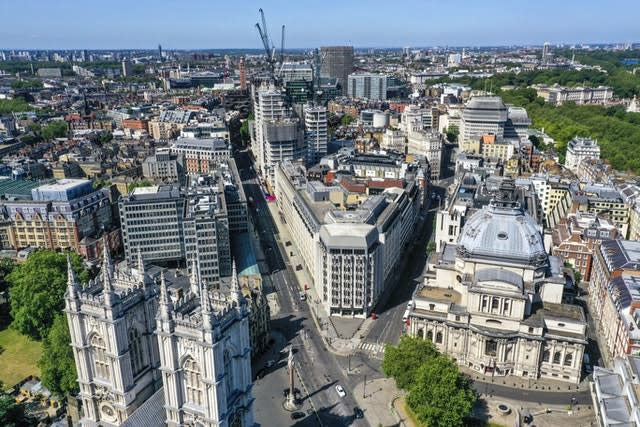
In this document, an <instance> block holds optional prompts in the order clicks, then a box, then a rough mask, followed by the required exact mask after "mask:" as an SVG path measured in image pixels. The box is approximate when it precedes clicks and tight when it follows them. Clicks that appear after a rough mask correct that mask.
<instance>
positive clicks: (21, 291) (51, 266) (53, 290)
mask: <svg viewBox="0 0 640 427" xmlns="http://www.w3.org/2000/svg"><path fill="white" fill-rule="evenodd" d="M70 256H71V262H72V265H73V269H74V271H75V272H76V275H77V277H78V280H79V281H81V282H86V281H87V280H88V278H89V272H88V271H87V270H86V269H85V268H84V264H83V261H82V258H80V256H78V255H77V254H75V253H71V254H70ZM6 280H7V282H8V283H9V296H10V301H11V317H13V323H12V325H13V326H14V327H15V328H16V329H17V330H18V331H19V332H20V333H22V334H24V335H28V336H30V337H31V338H33V339H36V340H41V339H43V338H44V337H46V336H47V334H48V333H49V329H50V328H51V325H53V320H54V318H55V316H56V314H58V313H59V312H60V311H61V310H62V308H63V307H64V292H65V289H66V286H67V254H66V253H58V252H55V251H52V250H39V251H36V252H34V253H32V254H31V255H29V258H27V261H26V262H25V263H24V264H20V265H18V266H16V267H15V268H14V269H13V271H12V272H11V274H9V275H8V276H7V278H6Z"/></svg>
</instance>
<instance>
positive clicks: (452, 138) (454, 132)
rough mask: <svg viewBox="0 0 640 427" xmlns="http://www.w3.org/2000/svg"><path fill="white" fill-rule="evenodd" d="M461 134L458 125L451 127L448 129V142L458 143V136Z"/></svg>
mask: <svg viewBox="0 0 640 427" xmlns="http://www.w3.org/2000/svg"><path fill="white" fill-rule="evenodd" d="M459 133H460V129H458V126H456V125H451V126H449V127H448V128H447V131H446V134H447V141H449V142H458V134H459Z"/></svg>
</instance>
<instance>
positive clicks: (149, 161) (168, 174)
mask: <svg viewBox="0 0 640 427" xmlns="http://www.w3.org/2000/svg"><path fill="white" fill-rule="evenodd" d="M142 175H143V176H144V177H145V178H151V179H159V180H162V181H166V182H178V180H179V179H181V178H182V177H183V176H184V166H183V158H182V155H178V154H172V153H171V150H170V149H168V148H159V149H158V150H156V153H155V154H154V155H152V156H149V157H147V158H145V159H144V161H143V162H142Z"/></svg>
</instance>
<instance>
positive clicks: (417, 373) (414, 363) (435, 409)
mask: <svg viewBox="0 0 640 427" xmlns="http://www.w3.org/2000/svg"><path fill="white" fill-rule="evenodd" d="M382 370H383V371H384V373H385V375H387V376H388V377H392V378H393V379H394V380H395V381H396V385H397V386H398V388H401V389H403V390H405V391H406V392H407V397H406V401H407V405H408V406H409V408H410V409H411V410H412V411H413V413H414V414H415V415H416V417H417V418H418V420H419V421H420V422H422V423H424V424H425V425H428V426H429V427H457V426H462V425H464V424H465V422H466V421H467V420H468V419H469V417H471V415H472V408H473V405H474V403H475V400H476V394H475V392H474V391H473V390H472V389H471V386H470V384H469V382H468V381H467V380H466V379H465V378H464V377H463V376H462V375H461V374H460V372H459V371H458V367H457V366H456V364H455V363H454V362H453V360H452V359H451V358H449V357H448V356H446V355H444V354H441V353H440V352H438V350H437V349H436V348H435V346H434V345H433V343H431V341H428V340H423V339H420V338H412V337H409V336H406V335H404V336H402V337H401V338H400V342H399V343H398V345H396V346H394V345H390V344H388V345H387V346H386V347H385V352H384V360H383V362H382Z"/></svg>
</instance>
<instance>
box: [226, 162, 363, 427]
mask: <svg viewBox="0 0 640 427" xmlns="http://www.w3.org/2000/svg"><path fill="white" fill-rule="evenodd" d="M237 162H238V169H239V170H241V178H242V180H243V187H244V190H245V193H246V196H247V198H248V197H252V198H253V200H254V205H255V206H254V207H253V209H251V210H252V218H253V221H254V224H255V229H256V231H258V237H259V241H260V244H261V247H262V252H263V253H264V261H265V263H266V266H267V268H268V269H269V271H270V272H271V282H272V284H273V291H274V292H276V293H277V296H278V304H279V307H280V311H279V312H278V313H277V314H276V315H274V316H272V318H271V321H272V330H273V331H274V334H280V335H281V336H282V340H274V341H275V343H274V346H275V347H278V348H276V349H275V351H277V352H278V355H279V356H280V360H278V361H276V364H275V365H274V367H273V368H272V369H271V370H269V371H268V372H267V373H266V375H265V376H264V378H262V379H261V380H259V382H258V383H257V384H256V386H255V387H254V397H255V398H256V405H257V406H258V408H257V410H256V422H257V423H259V424H260V425H263V426H275V425H278V426H284V425H294V426H312V425H313V426H316V425H320V426H327V427H328V426H368V425H369V424H368V423H367V422H366V420H365V419H359V420H358V419H355V418H354V408H355V407H356V406H357V403H356V401H355V399H354V397H353V395H352V393H351V390H352V389H351V387H350V384H352V382H351V381H348V379H347V377H346V376H345V375H344V374H343V371H342V369H341V364H340V363H339V361H338V360H337V358H336V357H335V356H334V355H333V354H332V353H330V352H329V351H327V349H326V347H325V346H324V343H323V341H322V337H321V336H320V334H319V331H317V330H316V327H315V325H314V322H313V319H312V318H311V313H310V311H309V307H308V305H307V303H306V302H305V301H302V300H301V298H300V291H301V290H302V289H303V288H302V287H301V286H300V284H299V283H298V281H297V279H296V277H295V275H294V274H293V271H292V266H291V265H290V264H289V263H288V262H286V261H285V259H287V258H286V257H285V256H284V254H285V252H284V251H285V250H286V248H285V247H284V242H281V241H280V240H279V235H278V231H277V228H276V227H275V226H274V224H273V222H272V218H271V216H270V215H269V210H268V207H267V202H266V200H265V198H264V196H263V194H262V191H261V189H260V186H259V184H258V182H257V178H256V177H255V174H254V173H253V171H252V170H251V169H250V168H249V167H250V166H251V162H250V159H249V156H248V153H246V152H240V153H238V154H237ZM258 261H259V262H260V257H258ZM267 292H269V290H267ZM290 346H292V347H293V350H294V358H295V364H296V370H297V377H298V378H299V379H300V380H301V381H302V383H299V382H298V378H297V379H296V384H295V387H296V388H297V389H299V390H300V394H299V398H300V399H301V400H302V403H303V404H304V405H303V406H305V407H307V408H309V409H311V411H310V412H311V414H308V413H306V416H305V417H304V418H302V419H300V420H291V419H290V417H289V413H288V412H287V411H286V410H285V409H284V408H283V407H282V403H283V402H284V399H285V398H284V395H283V390H284V389H286V388H287V387H288V384H287V379H286V378H287V375H286V374H283V373H286V370H287V363H286V357H287V355H288V351H289V347H290ZM258 368H260V367H258ZM338 384H340V385H342V386H343V387H344V389H345V392H346V396H344V397H340V396H339V395H338V393H337V391H336V389H335V386H336V385H338ZM277 400H280V402H276V401H277ZM261 403H266V404H268V408H269V409H268V410H261V408H260V406H261ZM276 403H278V404H276ZM308 412H309V411H308ZM285 420H286V421H285ZM285 422H286V424H285Z"/></svg>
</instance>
